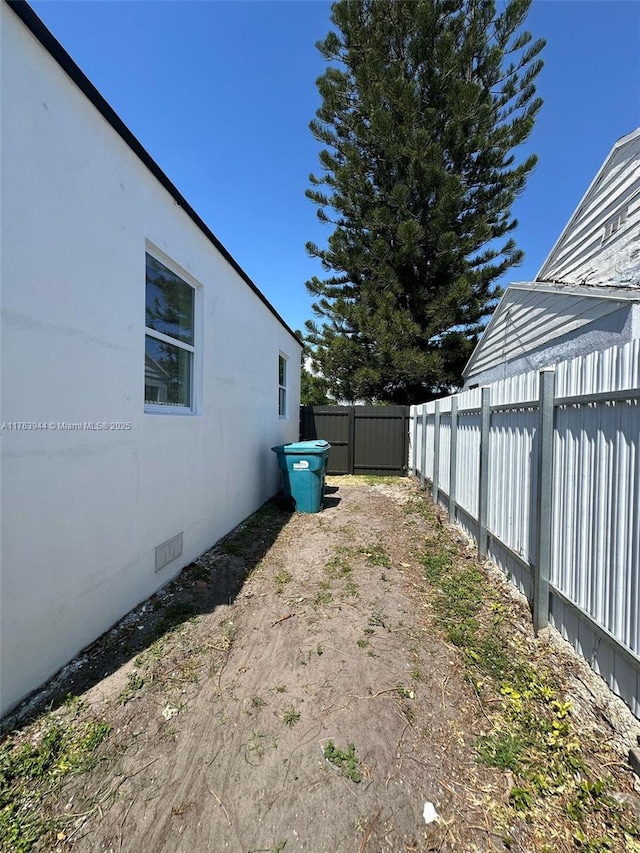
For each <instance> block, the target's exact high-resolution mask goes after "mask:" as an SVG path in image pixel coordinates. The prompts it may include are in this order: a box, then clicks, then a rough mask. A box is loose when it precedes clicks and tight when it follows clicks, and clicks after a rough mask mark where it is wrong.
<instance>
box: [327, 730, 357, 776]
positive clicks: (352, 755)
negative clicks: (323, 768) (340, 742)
mask: <svg viewBox="0 0 640 853" xmlns="http://www.w3.org/2000/svg"><path fill="white" fill-rule="evenodd" d="M322 754H323V756H324V758H325V761H328V762H329V763H330V764H333V765H334V767H337V768H338V769H339V770H340V771H341V772H342V774H343V776H346V777H347V779H351V781H352V782H356V783H357V782H361V781H362V775H361V774H360V772H359V770H358V758H357V756H356V748H355V745H354V744H353V743H350V744H348V745H347V748H346V750H344V749H340V748H339V747H337V746H336V745H335V744H334V742H333V741H332V740H330V741H329V743H328V744H327V745H326V746H325V748H324V750H323V753H322Z"/></svg>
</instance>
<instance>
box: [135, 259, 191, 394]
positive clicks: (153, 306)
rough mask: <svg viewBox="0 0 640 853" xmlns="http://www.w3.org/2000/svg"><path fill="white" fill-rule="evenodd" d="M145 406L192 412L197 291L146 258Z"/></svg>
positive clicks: (165, 268) (163, 267)
mask: <svg viewBox="0 0 640 853" xmlns="http://www.w3.org/2000/svg"><path fill="white" fill-rule="evenodd" d="M146 289H147V297H146V320H145V367H144V401H145V405H147V406H153V407H154V408H155V407H160V406H162V407H170V408H172V409H181V410H187V411H193V409H194V400H193V397H194V393H193V385H194V383H193V377H194V364H193V360H194V355H195V349H194V340H195V333H194V328H195V324H194V313H195V289H194V288H193V287H192V286H191V285H190V284H187V282H186V281H184V280H183V279H182V278H180V276H179V275H177V274H176V273H174V272H173V271H172V270H170V269H169V268H168V267H166V266H165V265H164V264H162V263H160V261H159V260H157V259H156V258H154V257H152V256H151V255H150V254H148V253H147V255H146Z"/></svg>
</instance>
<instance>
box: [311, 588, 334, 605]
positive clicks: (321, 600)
mask: <svg viewBox="0 0 640 853" xmlns="http://www.w3.org/2000/svg"><path fill="white" fill-rule="evenodd" d="M332 601H333V593H332V592H330V591H329V590H328V589H321V590H320V592H319V593H317V595H316V596H315V598H314V599H313V601H312V602H311V603H312V605H313V606H314V607H315V608H318V607H323V606H325V605H326V604H331V602H332Z"/></svg>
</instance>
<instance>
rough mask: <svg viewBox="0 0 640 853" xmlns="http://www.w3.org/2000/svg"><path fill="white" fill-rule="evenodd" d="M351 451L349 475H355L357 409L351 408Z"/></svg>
mask: <svg viewBox="0 0 640 853" xmlns="http://www.w3.org/2000/svg"><path fill="white" fill-rule="evenodd" d="M348 429H349V450H348V454H347V455H348V459H349V473H350V474H354V473H355V470H356V467H355V459H356V407H355V406H349V427H348Z"/></svg>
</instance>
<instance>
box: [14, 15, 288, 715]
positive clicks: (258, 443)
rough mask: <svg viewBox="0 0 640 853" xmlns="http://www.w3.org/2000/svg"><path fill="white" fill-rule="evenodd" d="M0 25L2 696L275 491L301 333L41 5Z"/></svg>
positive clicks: (49, 669)
mask: <svg viewBox="0 0 640 853" xmlns="http://www.w3.org/2000/svg"><path fill="white" fill-rule="evenodd" d="M0 38H1V42H0V47H1V57H2V164H1V165H2V198H1V203H2V231H1V245H2V259H1V262H2V267H1V276H2V294H1V297H2V304H1V307H2V315H1V316H2V320H1V322H2V326H1V359H2V360H1V364H2V386H1V390H2V397H1V400H0V404H1V412H0V415H1V417H0V420H1V421H2V432H1V441H2V468H1V476H2V493H1V501H2V503H1V510H2V514H1V525H2V526H1V549H2V550H1V560H2V564H1V575H0V583H1V587H0V607H1V610H0V646H1V658H0V714H2V713H5V712H7V711H8V710H9V709H11V708H12V707H13V706H14V705H15V704H16V703H17V702H19V701H20V700H21V699H22V698H23V697H24V696H26V695H27V694H28V693H29V692H31V691H32V690H33V689H35V688H37V687H38V686H39V685H40V684H42V683H43V682H44V681H45V680H46V679H47V678H48V677H49V676H51V675H52V674H53V673H54V672H55V671H56V670H57V669H59V668H60V667H61V666H62V665H63V664H65V663H66V662H67V661H69V660H70V659H71V658H72V657H73V656H74V655H76V654H77V653H78V652H79V651H80V649H82V648H83V647H84V646H86V645H87V644H88V643H90V642H91V641H93V640H94V639H95V638H96V637H97V636H99V635H100V634H101V633H102V632H104V631H105V630H107V629H108V628H109V627H110V626H111V625H112V624H113V623H114V622H116V621H117V620H118V619H119V618H120V617H121V616H123V615H124V614H125V613H126V612H127V611H128V610H130V609H131V608H132V607H134V606H135V605H136V604H138V603H139V602H140V601H142V600H144V599H145V598H147V597H148V596H149V595H150V594H152V593H153V592H154V591H155V590H156V589H158V588H159V587H161V586H163V585H164V584H166V583H167V582H168V581H169V580H170V579H171V578H172V577H173V576H175V575H176V574H177V573H178V572H179V571H180V570H181V569H182V568H183V567H184V566H185V565H187V564H188V563H190V562H191V561H192V560H193V559H194V558H196V557H197V556H198V555H199V554H200V553H202V552H203V551H204V550H206V548H208V547H209V546H211V545H212V544H214V543H215V542H216V541H217V540H218V539H219V538H220V537H221V536H223V535H224V534H226V533H227V532H228V531H229V530H231V529H232V528H233V527H234V526H235V525H237V524H238V523H239V522H240V521H242V520H243V519H244V518H246V517H247V516H248V515H250V514H251V513H252V512H253V511H254V510H256V509H257V508H258V507H259V506H260V505H261V504H262V503H263V502H264V501H265V500H267V499H268V498H269V497H270V496H272V495H273V494H275V492H276V491H277V489H278V486H279V471H278V466H277V461H276V458H275V456H274V454H273V453H272V452H271V449H270V448H271V447H272V446H273V445H275V444H282V443H283V442H289V441H295V440H297V438H298V412H299V388H300V386H299V374H300V359H301V344H300V342H299V340H298V339H297V338H296V337H295V335H294V334H293V332H292V331H291V330H290V329H289V328H288V326H287V325H286V324H285V323H284V321H283V320H282V319H281V318H280V317H279V315H278V314H277V313H276V311H275V309H274V308H273V307H272V306H271V305H270V304H269V302H268V301H267V300H266V299H265V297H264V296H263V295H262V294H261V293H260V291H259V290H258V289H257V287H256V286H255V285H254V284H253V282H252V281H251V280H250V279H249V277H248V276H247V274H246V273H245V272H244V271H243V270H242V269H241V268H240V267H239V266H238V264H237V263H236V261H235V260H234V259H233V258H232V257H231V256H230V255H229V253H228V252H227V251H226V250H225V249H224V247H223V246H222V245H221V244H220V243H219V241H218V240H217V239H216V237H215V236H214V235H213V234H212V233H211V231H210V230H209V229H208V228H207V226H206V225H205V224H204V222H202V220H201V219H200V218H199V217H198V215H197V214H196V213H195V212H194V211H193V210H192V208H191V207H190V206H189V204H188V203H187V202H186V200H185V199H184V198H183V197H182V196H181V195H180V194H179V192H178V191H177V190H176V188H175V187H174V186H173V184H172V183H171V182H170V181H169V179H168V178H167V176H166V175H165V174H164V173H163V172H162V171H161V170H160V168H159V167H158V166H157V164H156V163H155V162H154V161H153V160H152V159H151V157H150V156H149V155H148V154H147V152H146V151H145V150H144V149H143V148H142V146H141V145H140V143H139V142H138V141H137V140H136V139H135V138H134V137H133V136H132V134H131V133H130V131H129V130H128V129H127V128H126V127H125V126H124V124H123V123H122V122H121V120H120V119H119V118H118V116H117V115H116V114H115V113H114V112H113V110H112V109H111V108H110V107H109V105H108V104H107V103H106V102H105V101H104V99H103V98H102V97H101V96H100V94H99V93H98V92H97V90H96V89H95V88H94V87H93V86H92V84H91V83H90V82H89V81H88V80H87V78H86V77H85V76H84V74H83V73H82V72H81V71H80V70H79V69H78V67H77V66H76V65H75V64H74V63H73V61H72V60H71V59H70V57H69V56H68V55H67V54H66V53H65V51H64V50H63V49H62V47H61V46H60V45H59V44H58V42H57V41H56V40H55V39H54V38H53V36H52V35H51V34H50V33H49V32H48V30H47V29H46V28H45V27H44V25H43V24H42V22H41V21H40V20H39V19H38V18H37V16H36V15H35V14H34V13H33V11H32V10H31V9H30V7H29V6H27V5H26V4H24V3H6V2H5V0H0ZM238 203H241V202H238Z"/></svg>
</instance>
